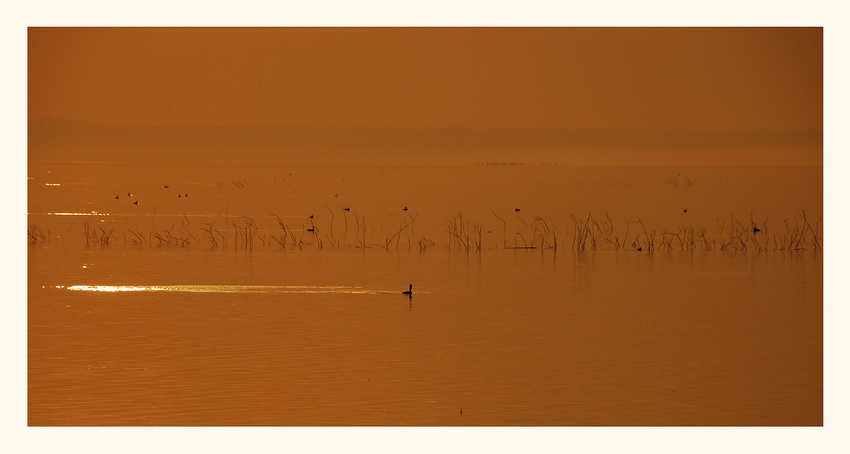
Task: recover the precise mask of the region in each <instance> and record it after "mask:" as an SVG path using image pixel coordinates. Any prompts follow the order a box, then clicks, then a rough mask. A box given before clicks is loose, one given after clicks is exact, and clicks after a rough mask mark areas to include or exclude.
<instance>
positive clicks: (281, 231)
mask: <svg viewBox="0 0 850 454" xmlns="http://www.w3.org/2000/svg"><path fill="white" fill-rule="evenodd" d="M327 209H328V211H329V212H330V214H331V218H330V225H329V227H328V230H329V232H328V233H325V232H324V231H322V229H321V223H320V222H319V221H318V220H315V219H314V217H313V216H310V217H309V218H308V219H309V224H307V223H301V224H300V226H299V227H296V228H294V229H293V228H292V227H291V226H290V225H288V224H287V223H286V222H285V221H284V218H282V217H281V216H278V215H277V214H274V213H270V214H269V218H270V219H271V220H273V222H276V224H277V226H276V227H274V228H268V229H266V230H263V229H262V228H261V227H260V223H265V222H268V221H263V218H259V219H257V220H255V219H254V218H252V217H249V216H247V215H245V216H241V217H239V218H235V219H234V220H233V221H230V222H229V224H228V221H229V216H228V214H227V211H225V214H224V215H223V218H219V219H213V220H210V221H208V222H206V223H205V224H204V225H203V226H202V227H195V228H193V227H192V226H191V224H190V222H189V218H188V217H186V216H183V217H182V219H181V220H180V223H179V224H178V223H176V222H175V223H172V224H171V226H170V227H168V228H167V229H161V228H157V226H156V219H155V215H156V212H155V211H154V213H153V215H152V218H151V227H152V229H151V230H148V231H144V230H139V229H132V228H126V227H125V228H120V229H119V230H120V232H121V234H120V235H117V236H116V235H114V229H113V228H110V230H109V231H107V230H105V229H106V228H108V227H105V226H101V225H98V224H95V223H90V222H88V221H86V222H83V224H82V225H83V233H84V238H85V244H86V245H91V244H99V245H102V246H110V245H112V244H114V243H116V242H121V241H122V238H123V242H124V243H130V244H133V245H142V244H145V243H147V244H148V245H149V246H150V247H153V246H158V247H161V246H164V247H168V246H180V247H187V246H190V245H192V244H198V243H205V244H208V245H209V246H210V247H211V248H213V249H216V248H219V247H222V249H227V248H228V246H229V245H231V244H232V245H233V246H234V249H235V250H246V251H252V250H254V249H255V248H265V247H271V246H272V245H276V246H277V247H280V248H281V249H287V248H303V247H307V246H310V247H315V248H317V249H322V248H323V247H324V245H325V244H328V245H330V247H332V248H343V247H346V248H355V249H363V250H365V249H366V248H373V247H375V248H380V249H384V250H387V251H389V250H390V249H391V248H394V249H395V250H396V251H398V250H399V249H402V248H403V246H402V245H403V244H404V243H407V249H408V250H409V251H410V250H414V249H415V248H414V246H416V247H417V248H418V250H419V251H420V252H424V251H426V250H427V249H429V248H431V247H434V246H436V244H435V242H434V241H433V240H431V239H430V238H428V237H426V236H421V235H419V236H414V231H415V226H416V224H417V222H418V214H416V215H410V214H405V217H404V218H402V221H401V222H400V223H399V224H398V227H397V228H395V229H393V230H390V232H391V233H392V234H386V235H383V234H382V233H381V232H383V231H384V228H382V227H381V228H380V229H379V230H376V228H375V226H374V225H371V224H368V223H367V221H366V217H365V216H363V215H361V214H360V213H358V212H357V211H356V210H352V209H349V210H345V209H343V208H341V211H342V212H343V219H344V220H345V223H346V228H348V227H351V228H353V229H354V230H353V233H354V234H353V235H352V236H351V237H349V235H348V233H349V232H348V231H347V230H346V233H345V234H344V235H343V238H341V239H340V238H337V237H336V236H335V235H334V232H335V230H334V219H335V213H334V210H332V209H330V208H329V207H327ZM492 214H493V216H494V218H495V221H493V220H491V222H496V223H497V224H494V225H491V226H485V225H484V223H481V222H477V221H472V220H470V219H468V218H467V217H465V216H464V215H463V213H460V212H459V213H458V214H457V215H456V216H454V217H452V218H450V219H447V220H444V227H445V229H444V232H445V234H446V235H447V236H446V241H445V242H444V243H443V249H445V250H447V251H459V252H466V253H469V252H479V253H480V252H481V250H482V249H485V248H489V249H499V248H500V245H501V248H502V249H539V250H542V251H543V250H553V251H557V249H558V247H559V246H560V245H559V243H558V240H559V239H563V237H564V236H566V237H571V238H569V240H568V241H567V243H568V244H570V246H571V249H572V250H573V251H577V252H583V251H598V250H620V249H624V250H634V251H645V252H653V251H665V252H670V251H680V252H692V251H699V250H701V251H738V252H748V251H752V252H764V251H804V250H816V251H817V250H822V249H823V236H822V235H823V234H822V221H823V219H822V218H818V219H817V220H816V221H815V220H812V219H811V218H810V216H809V214H808V213H807V212H806V211H805V210H803V209H801V210H800V212H799V214H797V215H795V216H793V217H792V218H789V219H784V220H783V224H782V225H784V229H783V228H782V227H779V228H776V227H774V226H773V225H771V223H770V222H769V219H768V218H767V217H764V218H757V216H756V215H755V212H751V213H750V218H749V220H747V221H743V220H741V219H739V218H736V217H735V216H734V215H732V214H730V215H729V217H728V218H717V219H716V222H717V226H716V227H715V228H714V229H709V228H706V227H704V226H699V225H694V224H692V223H685V222H680V223H679V224H677V225H675V226H674V227H673V228H662V229H660V230H658V229H650V228H649V227H648V226H647V225H646V224H645V223H644V221H643V220H642V219H641V218H640V217H637V216H634V215H632V216H630V217H629V218H628V219H625V220H624V221H623V224H619V223H618V224H615V222H614V221H613V218H612V216H610V215H609V213H608V212H605V211H603V213H602V215H594V214H593V213H588V214H587V215H586V216H582V217H578V216H576V215H574V214H572V213H570V214H569V216H570V219H571V220H572V224H573V225H572V228H571V229H569V230H566V229H565V230H564V231H561V230H559V229H557V228H556V227H555V222H554V221H553V220H552V218H551V217H546V218H544V217H542V216H534V217H532V218H531V220H530V221H527V220H526V219H524V218H523V216H522V215H521V214H517V216H516V218H512V217H511V216H500V215H499V214H498V213H496V212H495V211H492ZM220 216H221V215H220ZM348 216H351V217H352V220H351V222H350V223H349V222H348ZM160 219H162V218H160ZM508 219H510V221H509V220H508ZM220 220H224V222H225V224H224V225H227V226H228V227H230V228H232V229H233V231H232V235H233V237H232V239H231V240H230V241H229V240H228V239H227V238H226V235H224V232H222V231H221V230H219V228H218V227H217V226H218V225H221V224H220V223H219V222H218V221H220ZM349 224H350V225H349ZM498 224H501V226H502V233H501V235H500V236H501V238H499V234H498V227H497V225H498ZM618 225H619V227H620V228H619V229H618V228H617V227H618ZM633 225H634V228H633ZM487 227H491V228H492V227H496V235H495V237H493V238H492V239H491V240H489V241H493V240H495V241H493V242H491V243H486V244H485V235H484V233H485V232H486V233H488V234H489V233H493V232H492V231H491V230H489V229H487ZM116 228H117V227H116ZM369 231H371V233H369ZM712 231H713V232H712ZM195 233H199V234H198V235H197V237H196V235H195ZM559 236H560V237H561V238H559ZM27 237H28V241H29V242H30V243H39V242H46V241H48V240H49V239H50V231H47V233H46V234H45V233H44V232H43V231H42V230H41V229H39V228H38V227H36V226H35V225H30V226H29V227H28V230H27ZM372 237H374V238H379V237H383V239H382V240H379V241H380V243H376V242H374V241H373V243H369V242H368V240H369V239H370V238H372ZM497 238H499V239H497ZM499 240H501V241H499Z"/></svg>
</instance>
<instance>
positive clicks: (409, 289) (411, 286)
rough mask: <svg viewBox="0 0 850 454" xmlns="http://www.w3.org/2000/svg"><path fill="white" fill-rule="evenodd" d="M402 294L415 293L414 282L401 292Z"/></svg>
mask: <svg viewBox="0 0 850 454" xmlns="http://www.w3.org/2000/svg"><path fill="white" fill-rule="evenodd" d="M401 294H402V295H413V284H410V287H409V288H408V289H407V290H405V291H403V292H401Z"/></svg>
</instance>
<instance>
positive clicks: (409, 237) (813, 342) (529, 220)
mask: <svg viewBox="0 0 850 454" xmlns="http://www.w3.org/2000/svg"><path fill="white" fill-rule="evenodd" d="M28 177H29V187H28V191H29V193H28V205H29V206H28V211H29V214H28V222H29V224H30V226H31V228H30V233H31V236H30V242H29V250H28V277H27V292H28V347H27V348H28V423H29V425H31V426H44V425H47V426H54V425H73V426H80V425H83V426H85V425H178V426H186V425H189V426H205V425H251V426H264V425H272V426H279V425H287V426H293V425H294V426H304V425H308V426H310V425H323V426H326V425H332V426H338V425H358V426H363V425H379V426H395V425H416V426H423V425H424V426H431V425H437V426H455V425H473V426H481V425H483V426H503V425H508V426H514V425H518V426H528V425H531V426H549V425H556V426H564V425H567V426H575V425H578V426H587V425H592V426H597V425H603V426H623V425H641V426H645V425H699V426H706V425H708V426H712V425H803V426H812V425H814V426H819V425H822V424H823V365H824V362H823V259H822V253H823V222H822V216H823V190H822V184H823V176H822V169H821V168H819V167H567V166H563V165H551V164H550V165H542V164H530V163H493V162H490V163H487V162H472V163H466V164H465V165H464V164H447V165H417V166H405V165H334V166H332V165H307V164H303V165H289V166H286V165H280V164H268V165H258V164H257V163H251V164H247V163H246V164H234V165H219V164H209V165H197V166H192V167H189V168H187V167H185V166H165V165H155V164H145V165H142V164H126V163H124V164H122V163H111V164H108V163H100V164H94V163H58V162H33V161H31V162H30V163H29V175H28ZM166 186H168V187H166ZM129 194H132V195H129ZM178 195H179V196H178ZM134 202H138V204H134ZM405 207H407V208H408V209H407V210H406V211H405V210H404V209H403V208H405ZM346 208H348V210H346ZM310 216H312V217H310ZM32 226H35V227H32ZM755 229H757V231H756V230H755ZM638 248H640V250H638ZM409 284H412V285H413V294H412V296H409V297H408V296H406V295H402V294H401V292H402V291H403V290H407V289H408V285H409Z"/></svg>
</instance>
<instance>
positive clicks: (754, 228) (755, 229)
mask: <svg viewBox="0 0 850 454" xmlns="http://www.w3.org/2000/svg"><path fill="white" fill-rule="evenodd" d="M759 232H761V229H760V228H758V227H753V233H759Z"/></svg>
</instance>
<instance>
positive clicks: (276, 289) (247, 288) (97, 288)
mask: <svg viewBox="0 0 850 454" xmlns="http://www.w3.org/2000/svg"><path fill="white" fill-rule="evenodd" d="M55 288H57V289H66V290H72V291H83V292H109V293H115V292H173V293H302V294H308V293H319V294H326V293H338V294H339V293H344V294H354V295H376V294H395V293H400V292H396V291H391V290H372V289H364V288H362V287H346V286H335V285H328V286H311V285H148V286H139V285H71V286H67V287H66V286H63V285H57V286H55Z"/></svg>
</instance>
